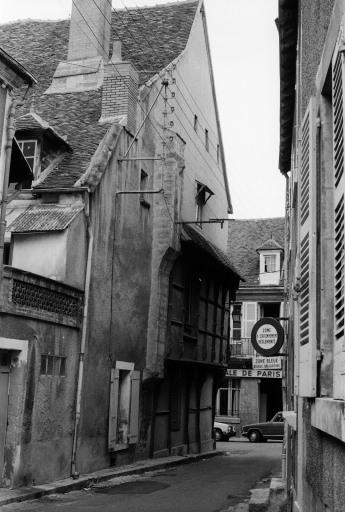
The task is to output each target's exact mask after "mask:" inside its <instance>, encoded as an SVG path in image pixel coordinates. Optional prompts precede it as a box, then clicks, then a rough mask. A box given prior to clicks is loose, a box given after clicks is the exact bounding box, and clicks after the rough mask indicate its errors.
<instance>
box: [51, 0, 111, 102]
mask: <svg viewBox="0 0 345 512" xmlns="http://www.w3.org/2000/svg"><path fill="white" fill-rule="evenodd" d="M111 11H112V0H73V8H72V15H71V24H70V32H69V43H68V54H67V61H66V62H60V63H59V64H58V67H57V69H56V71H55V73H54V77H53V81H52V84H51V85H50V87H49V89H48V90H47V91H46V94H55V93H60V94H61V93H69V92H82V91H90V90H95V89H99V88H100V87H101V86H102V83H103V72H104V69H103V68H104V62H108V61H109V50H110V32H111Z"/></svg>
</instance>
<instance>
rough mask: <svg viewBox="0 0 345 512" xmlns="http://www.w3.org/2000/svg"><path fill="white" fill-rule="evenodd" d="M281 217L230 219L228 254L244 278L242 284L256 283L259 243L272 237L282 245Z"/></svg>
mask: <svg viewBox="0 0 345 512" xmlns="http://www.w3.org/2000/svg"><path fill="white" fill-rule="evenodd" d="M284 223H285V220H284V218H283V217H276V218H270V219H248V220H247V219H232V220H231V221H230V222H229V239H228V255H229V257H230V258H231V261H233V263H234V264H235V266H236V267H237V268H238V269H239V270H240V272H241V273H242V275H244V277H245V278H246V283H244V285H242V286H248V285H253V284H258V277H259V255H258V253H257V252H256V250H257V248H258V247H260V245H262V244H264V243H265V242H267V240H268V239H270V238H274V240H275V241H276V242H277V243H278V244H279V246H280V247H284Z"/></svg>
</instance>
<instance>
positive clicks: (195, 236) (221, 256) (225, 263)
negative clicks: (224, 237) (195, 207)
mask: <svg viewBox="0 0 345 512" xmlns="http://www.w3.org/2000/svg"><path fill="white" fill-rule="evenodd" d="M182 242H183V243H187V244H188V243H191V244H194V245H196V246H197V247H198V249H201V250H203V251H204V252H206V253H207V254H208V255H209V256H211V258H213V259H214V260H215V261H216V262H218V263H219V264H220V265H221V266H222V267H223V268H225V269H226V270H227V271H229V270H230V271H231V272H232V273H233V274H235V275H237V276H238V277H239V278H240V279H241V280H244V279H243V277H242V275H243V274H242V273H240V272H239V271H238V270H237V268H236V267H235V265H234V264H233V263H232V261H231V260H230V258H229V257H228V256H227V255H226V254H225V253H224V252H223V251H221V250H220V249H219V248H218V247H217V246H215V245H213V244H212V243H211V242H210V241H209V240H207V239H206V238H205V237H204V236H203V235H202V234H201V233H199V232H198V231H197V230H196V229H194V228H192V227H191V226H189V225H188V224H185V225H184V227H183V231H182Z"/></svg>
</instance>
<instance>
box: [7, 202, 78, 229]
mask: <svg viewBox="0 0 345 512" xmlns="http://www.w3.org/2000/svg"><path fill="white" fill-rule="evenodd" d="M83 208H84V206H83V205H78V206H69V205H57V204H39V205H37V206H29V207H28V208H27V209H26V210H25V211H24V212H23V213H21V214H20V215H19V216H18V217H17V218H16V219H15V220H14V221H13V222H12V223H11V224H10V225H9V226H8V228H7V230H8V231H10V232H11V233H16V234H17V233H22V234H24V233H47V232H51V231H64V230H65V229H66V228H67V227H68V226H69V225H70V224H71V222H72V221H73V219H74V218H75V217H76V216H77V215H78V213H79V212H80V211H82V210H83Z"/></svg>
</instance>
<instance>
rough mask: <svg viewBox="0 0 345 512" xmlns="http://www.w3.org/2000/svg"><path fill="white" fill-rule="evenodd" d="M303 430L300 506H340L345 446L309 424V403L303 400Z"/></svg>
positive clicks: (319, 510) (343, 496)
mask: <svg viewBox="0 0 345 512" xmlns="http://www.w3.org/2000/svg"><path fill="white" fill-rule="evenodd" d="M303 422H304V429H303V430H304V432H305V436H306V437H305V443H306V444H305V461H303V462H304V482H303V485H304V493H303V494H304V503H303V505H302V506H303V510H313V512H314V511H315V512H323V511H324V510H334V511H337V510H339V511H340V510H343V508H344V503H345V488H344V484H343V483H344V479H345V467H344V457H345V446H344V444H343V443H341V442H340V441H338V440H337V439H335V438H334V437H332V436H329V435H327V434H324V433H323V432H321V431H320V430H318V429H316V428H314V427H312V426H311V407H310V401H309V400H308V399H304V400H303Z"/></svg>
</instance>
